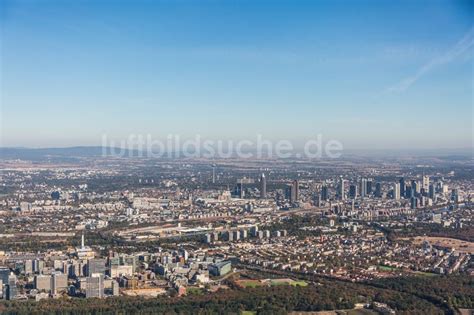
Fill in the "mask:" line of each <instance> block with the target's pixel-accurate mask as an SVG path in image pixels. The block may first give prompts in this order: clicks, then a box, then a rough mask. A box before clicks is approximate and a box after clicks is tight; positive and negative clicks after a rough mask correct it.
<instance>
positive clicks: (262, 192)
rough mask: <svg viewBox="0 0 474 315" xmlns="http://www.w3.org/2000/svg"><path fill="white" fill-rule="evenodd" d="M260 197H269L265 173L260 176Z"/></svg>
mask: <svg viewBox="0 0 474 315" xmlns="http://www.w3.org/2000/svg"><path fill="white" fill-rule="evenodd" d="M260 198H261V199H265V198H267V179H266V178H265V174H264V173H262V175H261V176H260Z"/></svg>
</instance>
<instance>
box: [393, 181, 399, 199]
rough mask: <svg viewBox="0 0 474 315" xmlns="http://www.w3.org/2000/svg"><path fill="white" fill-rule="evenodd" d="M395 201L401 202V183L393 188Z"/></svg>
mask: <svg viewBox="0 0 474 315" xmlns="http://www.w3.org/2000/svg"><path fill="white" fill-rule="evenodd" d="M393 199H395V200H399V199H400V183H396V184H395V186H394V187H393Z"/></svg>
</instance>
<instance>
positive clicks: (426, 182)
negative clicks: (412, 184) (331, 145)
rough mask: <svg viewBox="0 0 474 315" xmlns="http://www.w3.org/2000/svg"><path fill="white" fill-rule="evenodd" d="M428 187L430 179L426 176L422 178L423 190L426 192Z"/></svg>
mask: <svg viewBox="0 0 474 315" xmlns="http://www.w3.org/2000/svg"><path fill="white" fill-rule="evenodd" d="M429 187H430V177H429V176H428V175H424V176H423V189H424V190H425V191H428V189H429Z"/></svg>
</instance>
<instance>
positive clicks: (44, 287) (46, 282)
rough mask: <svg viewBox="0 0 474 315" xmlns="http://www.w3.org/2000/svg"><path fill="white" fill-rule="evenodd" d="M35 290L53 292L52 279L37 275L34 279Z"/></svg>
mask: <svg viewBox="0 0 474 315" xmlns="http://www.w3.org/2000/svg"><path fill="white" fill-rule="evenodd" d="M34 285H35V289H36V290H38V291H40V292H41V291H46V292H49V291H51V277H50V276H46V275H36V276H35V279H34Z"/></svg>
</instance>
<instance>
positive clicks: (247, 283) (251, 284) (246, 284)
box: [236, 279, 308, 288]
mask: <svg viewBox="0 0 474 315" xmlns="http://www.w3.org/2000/svg"><path fill="white" fill-rule="evenodd" d="M236 283H237V285H239V286H241V287H243V288H256V287H260V286H264V285H270V286H279V285H291V286H294V287H296V286H301V287H306V286H307V285H308V283H307V282H306V281H302V280H300V281H295V280H291V279H272V280H269V281H265V280H264V281H260V280H238V281H236Z"/></svg>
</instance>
